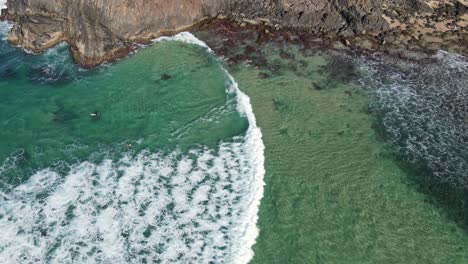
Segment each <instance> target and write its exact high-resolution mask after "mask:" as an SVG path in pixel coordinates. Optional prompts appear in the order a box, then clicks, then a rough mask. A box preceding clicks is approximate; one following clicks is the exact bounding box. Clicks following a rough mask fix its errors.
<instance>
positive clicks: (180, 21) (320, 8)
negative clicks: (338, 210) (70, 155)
mask: <svg viewBox="0 0 468 264" xmlns="http://www.w3.org/2000/svg"><path fill="white" fill-rule="evenodd" d="M467 6H468V4H467V1H465V0H447V1H426V2H423V1H417V0H348V1H341V0H283V1H279V0H237V1H230V0H173V1H165V0H112V1H111V0H34V1H32V0H8V1H7V10H3V12H2V14H3V15H2V16H3V17H4V18H7V19H9V20H12V21H14V22H15V25H14V27H13V29H12V30H11V32H10V34H9V41H10V43H12V44H13V45H18V46H21V47H23V48H25V49H28V50H30V51H32V52H41V51H43V50H45V49H47V48H49V47H52V46H54V45H56V44H57V43H60V42H62V41H66V42H68V43H69V44H70V45H71V49H72V52H73V56H74V58H75V60H76V61H77V62H78V63H80V64H82V65H83V66H87V67H93V66H96V65H98V64H100V63H102V62H105V61H108V60H112V59H114V58H117V57H121V56H124V55H126V54H127V53H128V52H129V51H130V50H131V49H132V45H133V44H134V43H145V42H148V41H150V40H151V39H153V38H155V37H158V36H161V35H169V34H172V33H175V32H178V31H181V30H186V29H189V28H190V27H193V26H196V25H197V23H201V22H202V21H209V20H211V19H215V18H229V19H232V20H233V21H238V22H239V23H250V24H261V25H263V26H266V27H270V28H271V29H272V30H281V29H294V30H302V31H305V32H307V33H309V34H321V35H323V34H332V35H334V36H340V37H343V38H353V37H356V36H369V37H372V38H374V39H375V40H378V41H381V42H382V43H386V42H397V41H403V42H411V41H413V40H414V39H415V40H416V41H418V40H421V41H422V42H424V40H423V39H422V38H423V37H425V36H427V39H426V42H429V43H431V45H433V44H434V43H436V46H437V43H438V45H439V46H437V47H433V48H438V47H439V48H440V46H441V45H443V44H444V43H445V40H447V39H449V40H450V41H452V42H453V43H463V41H465V40H466V34H465V33H464V32H465V30H466V28H467V25H468V23H467V22H468V15H467ZM401 32H403V33H406V34H403V35H406V36H407V37H405V38H402V37H401V35H402V34H400V33H401ZM442 34H445V35H447V34H449V35H450V36H449V38H447V37H446V36H445V37H444V38H441V35H442ZM439 35H440V36H439ZM442 40H444V41H442ZM443 42H444V43H443ZM465 43H466V42H465ZM452 46H457V48H459V50H457V51H458V52H461V53H464V49H466V48H463V45H462V44H461V45H457V44H454V45H452Z"/></svg>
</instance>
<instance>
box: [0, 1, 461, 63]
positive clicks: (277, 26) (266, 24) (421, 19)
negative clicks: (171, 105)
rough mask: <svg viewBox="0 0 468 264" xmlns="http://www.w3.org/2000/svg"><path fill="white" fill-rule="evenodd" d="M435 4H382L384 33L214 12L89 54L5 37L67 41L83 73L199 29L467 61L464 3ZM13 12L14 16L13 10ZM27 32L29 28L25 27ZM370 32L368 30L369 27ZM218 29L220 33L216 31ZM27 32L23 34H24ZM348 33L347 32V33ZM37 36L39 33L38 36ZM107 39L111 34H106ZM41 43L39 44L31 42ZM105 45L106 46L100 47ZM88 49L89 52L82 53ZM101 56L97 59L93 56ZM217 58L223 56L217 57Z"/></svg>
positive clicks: (14, 17)
mask: <svg viewBox="0 0 468 264" xmlns="http://www.w3.org/2000/svg"><path fill="white" fill-rule="evenodd" d="M446 2H447V3H439V4H434V3H432V4H429V3H425V4H420V5H421V6H419V9H417V10H415V11H414V13H411V12H410V9H408V8H407V7H401V8H400V7H395V6H390V7H389V6H387V5H384V6H383V7H382V8H381V10H378V11H375V12H377V13H376V14H373V15H374V16H376V15H377V14H379V13H382V19H383V20H384V21H386V23H387V28H386V29H376V31H372V32H371V31H366V30H362V31H359V32H358V31H356V29H353V28H352V27H351V26H350V25H348V27H350V28H348V29H347V30H346V31H343V32H334V31H333V30H332V29H330V30H326V29H325V30H323V29H321V28H319V29H317V28H314V27H313V26H310V27H307V26H306V25H300V26H299V25H296V26H292V25H289V26H288V25H287V23H283V24H284V25H283V24H281V23H277V22H275V21H272V20H269V19H267V18H254V19H250V18H247V17H245V16H243V14H242V13H241V14H231V15H225V14H224V13H223V12H220V13H217V15H215V16H213V17H209V16H204V17H202V18H199V19H195V20H194V22H193V23H190V24H188V25H187V24H186V25H184V24H183V23H179V24H178V25H175V26H173V28H172V29H165V28H164V26H161V27H160V29H159V30H158V29H157V28H154V29H148V30H147V31H145V32H135V33H132V34H130V35H128V36H125V37H118V38H119V40H118V41H119V42H120V43H121V44H119V45H113V46H112V45H110V46H109V48H106V50H105V51H100V50H92V48H91V51H89V49H90V48H89V47H86V46H83V45H85V44H83V41H87V42H89V41H91V42H93V41H94V42H96V43H95V44H89V43H88V44H86V45H96V44H99V41H103V40H99V39H93V38H92V37H91V36H90V38H89V39H87V38H88V37H87V36H75V37H73V36H68V34H69V33H65V32H64V31H63V29H62V30H59V29H53V28H52V29H48V30H52V32H46V31H45V32H42V34H46V35H47V37H43V36H42V35H36V33H37V32H33V34H32V35H31V36H25V35H23V34H22V33H21V34H19V33H14V34H13V32H16V31H18V30H22V29H21V27H26V26H22V24H18V27H19V28H17V27H16V26H15V27H14V29H12V32H11V33H10V34H9V38H8V39H9V42H10V43H11V44H12V45H15V46H23V48H26V49H27V50H30V51H33V52H34V53H41V52H43V51H45V50H46V49H48V48H51V47H53V46H55V45H57V44H58V43H60V42H63V41H65V42H67V43H68V44H69V45H70V47H71V52H72V54H73V58H74V60H75V62H76V63H78V64H80V65H81V66H83V67H85V68H93V67H96V66H98V65H100V64H102V63H105V62H111V61H114V60H116V59H119V58H122V57H125V56H127V55H128V54H130V53H131V52H132V51H133V50H135V49H137V48H138V45H141V44H148V43H151V42H152V41H153V40H154V39H155V38H158V37H163V36H173V35H175V34H178V33H180V32H183V31H190V32H196V31H200V30H204V29H208V30H213V31H216V32H219V33H220V34H219V35H217V36H216V37H220V38H222V37H225V35H226V34H223V33H225V32H223V30H222V28H226V29H227V30H230V31H235V32H234V34H228V35H229V37H232V38H236V37H238V36H236V35H240V34H242V31H244V30H254V31H257V33H258V37H257V40H256V41H257V42H259V43H262V42H266V41H278V40H280V41H286V42H289V43H291V44H300V45H303V46H304V47H308V46H320V47H321V48H324V49H335V50H340V51H343V50H352V51H354V52H363V53H376V52H377V53H380V52H383V53H387V54H390V55H392V56H397V57H400V58H408V59H415V60H419V59H424V58H428V57H429V56H431V55H434V54H435V53H436V52H437V51H438V50H441V49H442V50H445V51H448V52H451V53H457V54H460V55H463V56H468V46H467V45H466V43H467V42H468V34H466V30H468V3H465V2H462V1H455V0H453V1H452V0H451V1H446ZM15 12H18V11H15ZM34 15H37V16H42V17H44V19H45V18H46V17H48V16H50V19H52V20H54V19H57V20H58V19H59V18H58V17H57V15H54V14H53V13H50V14H49V13H47V12H46V13H40V14H39V13H38V14H35V13H34V12H33V11H31V13H25V14H23V13H10V12H9V11H8V9H2V13H1V15H0V20H8V21H11V22H13V23H15V21H18V20H19V19H20V18H22V17H29V16H31V17H33V16H34ZM28 27H29V26H28ZM370 27H371V29H372V26H370ZM220 29H221V30H220ZM28 30H29V29H28V28H26V32H28ZM350 30H352V32H350ZM37 34H41V32H38V33H37ZM111 34H112V32H111ZM34 37H36V38H40V39H39V40H38V43H36V41H35V40H34V39H31V38H34ZM101 44H105V43H101ZM84 50H88V51H86V52H85V51H84ZM98 54H100V55H98ZM221 55H222V54H221Z"/></svg>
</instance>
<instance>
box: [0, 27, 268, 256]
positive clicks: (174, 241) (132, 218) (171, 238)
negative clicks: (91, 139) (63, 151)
mask: <svg viewBox="0 0 468 264" xmlns="http://www.w3.org/2000/svg"><path fill="white" fill-rule="evenodd" d="M163 40H178V41H185V42H188V43H194V44H198V45H202V46H205V47H206V45H204V44H202V42H200V41H199V40H197V39H196V38H195V37H194V36H192V35H191V34H189V33H182V34H179V35H177V36H175V37H173V38H164V39H159V41H163ZM226 78H227V80H228V81H229V82H230V84H231V85H230V89H229V91H228V92H232V93H235V94H236V97H237V108H238V111H239V112H240V113H241V114H242V115H245V117H246V118H247V119H248V121H249V128H248V129H247V131H246V132H245V135H243V136H238V137H235V138H233V139H231V140H229V142H221V143H219V145H218V147H217V148H216V149H209V148H207V147H199V148H196V149H192V150H191V151H189V152H187V153H182V152H181V151H177V150H176V151H173V152H172V153H169V154H163V153H154V152H150V151H142V152H141V153H139V154H137V155H134V154H131V153H127V154H123V157H122V158H120V159H118V160H112V159H106V160H104V161H102V162H100V163H92V162H89V161H86V162H81V163H77V164H74V165H71V166H70V167H69V172H67V173H66V175H64V176H63V175H61V174H59V173H58V172H56V171H54V169H52V168H49V169H44V170H40V171H37V172H35V173H34V174H33V175H32V176H31V177H30V178H29V179H28V180H27V181H26V182H24V183H22V184H20V185H18V186H13V185H10V186H7V187H4V188H1V189H0V241H2V243H0V259H2V261H3V263H248V262H249V261H250V260H251V258H252V257H253V251H252V246H253V244H254V243H255V239H256V237H257V235H258V229H257V227H256V223H257V218H258V216H257V213H258V207H259V205H260V200H261V198H262V196H263V185H264V182H263V176H264V173H265V171H264V156H263V152H264V145H263V142H262V134H261V131H260V129H259V128H258V127H257V125H256V120H255V116H254V114H253V111H252V107H251V105H250V101H249V98H248V97H247V96H246V95H245V94H244V93H242V92H241V91H240V90H239V88H238V86H237V84H236V82H235V81H234V79H233V78H232V76H230V75H229V74H228V73H227V72H226ZM0 173H1V172H0Z"/></svg>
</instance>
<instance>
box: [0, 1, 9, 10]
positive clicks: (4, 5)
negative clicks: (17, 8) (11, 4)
mask: <svg viewBox="0 0 468 264" xmlns="http://www.w3.org/2000/svg"><path fill="white" fill-rule="evenodd" d="M6 3H7V0H0V9H4V8H7V5H6Z"/></svg>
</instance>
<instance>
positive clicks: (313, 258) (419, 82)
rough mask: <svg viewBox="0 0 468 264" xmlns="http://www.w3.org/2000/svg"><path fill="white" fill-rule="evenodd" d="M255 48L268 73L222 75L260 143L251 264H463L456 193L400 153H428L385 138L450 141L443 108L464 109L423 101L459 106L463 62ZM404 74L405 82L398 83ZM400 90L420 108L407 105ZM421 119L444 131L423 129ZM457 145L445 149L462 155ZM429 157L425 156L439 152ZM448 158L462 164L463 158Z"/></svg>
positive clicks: (236, 70)
mask: <svg viewBox="0 0 468 264" xmlns="http://www.w3.org/2000/svg"><path fill="white" fill-rule="evenodd" d="M256 48H257V49H261V51H262V54H263V56H265V57H266V58H267V59H268V61H267V67H268V68H267V67H265V68H261V69H258V68H256V67H253V66H249V65H241V66H237V65H235V66H233V67H232V69H231V72H232V73H233V75H234V76H235V78H236V80H238V81H239V83H240V85H241V87H245V88H244V89H245V91H246V93H247V94H248V95H249V96H250V98H251V100H252V105H253V108H254V111H255V114H256V117H257V120H258V124H259V126H260V127H261V128H262V133H263V139H264V142H265V146H266V149H265V168H266V174H265V182H266V185H265V197H264V198H263V199H262V205H261V208H260V212H259V227H260V236H259V238H258V240H257V243H256V244H255V246H254V250H255V257H254V259H253V261H252V263H465V262H467V256H468V255H467V252H468V251H467V245H468V239H467V238H468V237H467V236H466V230H467V229H466V221H467V220H468V217H467V214H466V212H467V211H466V206H465V204H466V195H463V192H462V193H461V195H459V193H458V192H459V191H460V189H459V188H456V187H455V188H454V187H453V185H450V186H451V187H447V186H446V184H443V183H441V181H440V179H439V178H437V177H434V175H435V174H433V173H434V172H435V171H431V169H430V167H423V166H415V165H413V164H416V163H412V160H411V159H409V158H408V156H406V155H404V152H402V151H405V152H406V153H413V154H418V155H419V157H424V158H426V156H424V155H423V154H419V153H418V149H417V148H416V149H411V148H410V147H411V145H405V144H401V143H406V142H407V141H401V142H400V141H398V140H395V139H398V138H395V137H393V135H392V133H391V131H393V130H401V131H404V130H407V131H409V132H410V133H413V134H416V133H418V131H421V130H422V132H424V134H423V135H424V136H425V137H427V136H432V137H436V138H439V139H440V140H441V142H444V141H445V142H450V140H451V139H452V138H453V137H452V136H451V133H446V132H449V131H450V129H451V128H452V127H454V126H458V127H462V126H463V124H462V123H461V122H460V121H461V119H440V117H447V116H450V111H444V108H450V107H454V106H457V105H463V104H459V103H457V104H455V103H454V102H455V101H454V100H449V101H448V102H446V103H445V104H431V102H434V101H438V100H441V98H448V97H447V96H448V95H450V94H454V93H456V94H458V95H459V96H457V97H456V98H458V99H459V100H460V101H456V102H464V103H466V102H468V101H467V100H466V97H465V96H464V93H466V88H467V86H465V85H463V82H466V78H467V75H466V72H465V74H464V73H463V72H460V71H461V70H463V69H466V64H464V63H462V61H461V62H460V61H459V59H456V60H455V61H453V60H452V59H451V58H452V56H454V57H455V58H459V57H458V56H456V55H453V54H445V53H443V52H441V53H439V54H438V55H437V56H436V57H435V58H433V59H431V60H427V61H422V62H420V63H415V62H409V61H405V60H400V59H396V58H391V57H387V56H385V55H383V54H380V55H378V54H375V57H366V56H361V55H359V54H353V55H347V54H345V53H342V52H339V53H337V52H333V51H317V50H306V51H305V52H300V47H297V46H294V45H284V46H281V45H278V44H277V45H272V46H268V45H265V46H263V47H256ZM285 52H287V54H289V55H288V56H281V54H283V55H284V53H285ZM444 54H445V55H447V57H446V58H445V56H444ZM288 58H289V59H288ZM461 59H463V58H461ZM455 62H456V63H455ZM397 65H401V67H399V68H397V67H396V66H397ZM403 65H407V66H408V68H406V66H403ZM456 65H460V66H462V67H461V68H459V69H452V67H454V66H456ZM463 65H465V66H463ZM463 67H465V68H463ZM269 68H270V69H269ZM388 69H393V71H389V70H388ZM425 71H428V74H427V75H425V74H424V72H425ZM405 72H407V74H409V73H411V74H410V76H411V78H406V79H405V78H401V79H400V78H398V76H401V75H404V73H405ZM457 72H458V73H457ZM394 74H395V75H394ZM396 74H398V75H396ZM390 76H395V78H393V79H389V78H390ZM407 76H408V75H407ZM428 76H432V77H431V78H429V77H428ZM426 78H427V79H426ZM434 79H438V81H437V82H436V83H437V84H433V83H432V81H433V80H434ZM396 83H398V84H399V85H398V86H396V85H395V84H396ZM439 84H443V85H439ZM437 87H439V88H438V89H437ZM410 89H414V90H416V91H418V93H415V92H414V93H412V94H414V96H415V97H416V99H418V100H413V99H410V100H408V103H407V102H406V101H405V98H406V97H405V94H406V91H407V90H410ZM386 95H389V96H386ZM419 103H420V105H419V106H418V104H419ZM419 108H420V109H425V111H422V112H417V110H419ZM426 109H428V110H430V111H428V110H426ZM382 110H386V111H382ZM434 112H437V113H438V115H436V116H433V115H432V114H433V113H434ZM465 113H466V112H465ZM439 119H440V120H439ZM384 120H387V121H386V122H385V124H386V126H384V125H383V121H384ZM447 120H448V121H455V122H446V121H447ZM431 122H436V123H438V124H439V126H442V124H444V125H443V127H444V129H442V130H440V131H438V130H427V131H425V130H423V128H424V126H425V125H428V124H431ZM445 122H446V123H445ZM455 131H460V130H455ZM441 132H442V133H441ZM465 135H466V132H465ZM415 141H416V142H419V143H420V144H421V145H422V144H428V143H429V141H424V140H421V141H417V140H415ZM457 142H458V144H452V145H451V148H450V151H454V150H457V149H458V150H463V149H464V148H465V147H466V141H462V140H459V141H457ZM457 146H458V148H457ZM437 147H439V146H432V148H437ZM439 150H440V152H439V153H437V152H433V153H432V154H433V155H434V156H432V157H437V156H439V157H440V155H444V154H445V152H444V151H446V150H447V149H446V148H441V149H439ZM413 151H414V152H413ZM451 153H452V155H458V156H456V159H458V160H460V159H463V156H462V155H461V154H460V153H463V152H460V153H458V154H454V153H456V152H451ZM432 157H431V156H428V157H427V158H432ZM435 161H438V160H435ZM453 161H456V160H455V159H454V160H453ZM417 163H419V164H421V163H420V162H417ZM426 164H427V163H426ZM444 165H445V164H444V163H443V162H442V163H439V165H438V166H444ZM408 167H410V168H414V170H412V171H408V169H407V168H408ZM459 172H463V171H459ZM414 174H416V175H414ZM461 175H463V174H461ZM415 178H417V179H415ZM432 179H436V180H434V181H432ZM428 183H429V184H428Z"/></svg>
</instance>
